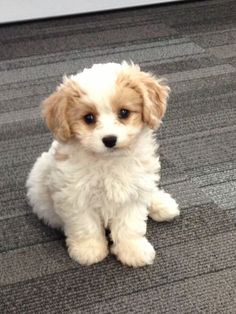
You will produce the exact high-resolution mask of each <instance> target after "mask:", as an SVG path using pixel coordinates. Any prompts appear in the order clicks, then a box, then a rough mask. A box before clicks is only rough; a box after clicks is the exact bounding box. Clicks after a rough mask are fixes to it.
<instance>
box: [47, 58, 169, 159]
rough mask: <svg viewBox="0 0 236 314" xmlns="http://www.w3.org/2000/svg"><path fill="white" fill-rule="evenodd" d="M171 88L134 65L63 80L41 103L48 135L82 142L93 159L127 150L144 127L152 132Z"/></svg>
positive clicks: (97, 67) (102, 67) (97, 68)
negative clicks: (92, 154) (116, 151)
mask: <svg viewBox="0 0 236 314" xmlns="http://www.w3.org/2000/svg"><path fill="white" fill-rule="evenodd" d="M168 93H169V87H168V86H166V85H164V84H163V83H162V81H161V80H158V79H157V78H156V77H155V76H153V75H152V74H150V73H145V72H142V71H141V70H140V68H139V66H137V65H133V64H131V65H130V64H127V63H126V62H123V63H122V64H115V63H108V64H98V65H94V66H93V67H92V68H90V69H85V70H84V71H83V72H81V73H79V74H77V75H75V76H70V77H69V78H67V77H65V78H64V81H63V83H62V84H61V85H60V86H59V87H58V88H57V90H56V91H55V92H54V93H53V94H52V95H51V96H49V97H48V98H47V99H46V100H45V101H44V102H43V114H44V117H45V119H46V122H47V125H48V127H49V129H50V130H51V131H52V132H53V133H54V136H55V137H56V138H57V140H58V141H60V142H68V141H70V140H72V139H75V140H78V141H80V143H81V145H83V146H84V147H85V148H86V149H87V150H90V151H92V152H96V153H105V152H111V151H114V150H118V149H122V148H127V147H129V146H130V144H131V143H132V142H133V141H134V140H135V139H136V138H137V136H138V135H139V134H140V132H141V131H142V130H143V129H144V127H145V126H148V127H149V128H151V129H153V130H155V129H157V128H158V126H159V125H160V121H161V119H162V117H163V115H164V113H165V110H166V101H167V97H168Z"/></svg>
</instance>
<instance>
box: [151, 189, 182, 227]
mask: <svg viewBox="0 0 236 314" xmlns="http://www.w3.org/2000/svg"><path fill="white" fill-rule="evenodd" d="M179 214H180V211H179V206H178V204H177V203H176V201H175V200H174V199H173V198H172V197H171V196H170V194H168V193H166V192H164V191H159V192H158V193H157V194H155V195H154V197H153V199H152V203H151V206H150V208H149V216H150V217H151V218H152V219H153V220H156V221H168V220H172V219H174V218H175V217H177V216H179Z"/></svg>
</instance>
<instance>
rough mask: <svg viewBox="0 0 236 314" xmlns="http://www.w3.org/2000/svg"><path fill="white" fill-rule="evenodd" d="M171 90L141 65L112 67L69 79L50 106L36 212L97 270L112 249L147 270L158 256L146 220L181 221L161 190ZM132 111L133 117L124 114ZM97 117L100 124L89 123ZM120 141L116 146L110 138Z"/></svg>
mask: <svg viewBox="0 0 236 314" xmlns="http://www.w3.org/2000/svg"><path fill="white" fill-rule="evenodd" d="M168 92H169V88H168V87H167V86H166V85H164V84H163V83H162V81H161V80H159V79H157V78H156V77H154V76H153V75H152V74H150V73H145V72H142V71H141V70H140V68H139V67H138V66H137V65H133V64H131V65H129V64H127V63H126V62H123V63H122V64H115V63H108V64H98V65H94V66H93V67H92V68H90V69H85V70H84V71H83V72H81V73H78V74H77V75H74V76H71V77H69V78H67V77H66V78H64V81H63V83H62V84H61V85H60V86H59V87H58V89H57V90H56V91H55V92H54V93H53V94H52V95H51V96H49V98H47V99H46V100H45V101H44V102H43V114H44V117H45V120H46V123H47V125H48V127H49V128H50V130H51V131H52V132H53V134H54V136H55V140H54V141H53V143H52V146H51V148H50V149H49V151H48V152H45V153H43V154H42V155H41V156H40V157H39V158H38V160H37V161H36V163H35V165H34V166H33V169H32V171H31V173H30V175H29V177H28V180H27V189H28V194H27V195H28V199H29V201H30V203H31V205H32V207H33V211H34V212H35V213H36V214H37V215H38V217H39V218H40V219H43V220H44V221H45V222H46V223H47V224H49V225H50V226H52V227H56V228H61V229H63V230H64V232H65V235H66V242H67V245H68V252H69V254H70V256H71V257H72V258H73V259H74V260H76V261H78V262H79V263H81V264H85V265H90V264H93V263H96V262H99V261H101V260H102V259H104V258H105V257H106V256H107V254H108V243H107V239H106V236H105V228H110V230H111V238H112V241H113V245H112V247H111V251H112V253H113V254H115V255H116V256H117V258H118V259H119V260H120V261H121V262H122V263H124V264H126V265H129V266H134V267H137V266H143V265H147V264H151V263H152V262H153V260H154V257H155V251H154V249H153V247H152V245H151V244H150V243H149V242H148V240H147V239H146V238H145V233H146V220H147V216H148V215H150V216H151V217H152V218H153V219H155V220H157V221H163V220H169V219H172V218H174V217H175V216H177V215H179V209H178V205H177V204H176V202H175V201H174V200H173V199H172V198H171V196H170V195H169V194H167V193H165V192H164V191H161V190H159V189H158V188H157V186H156V183H157V182H158V181H159V170H160V162H159V158H158V156H157V154H156V152H157V148H158V146H157V144H156V141H155V140H154V137H153V131H154V130H156V129H157V128H158V127H159V125H160V122H161V118H162V117H163V115H164V113H165V110H166V101H167V97H168ZM122 108H125V109H128V110H129V112H130V114H129V117H128V118H126V119H121V118H120V117H119V110H121V109H122ZM87 114H93V115H94V117H96V121H95V123H92V124H86V122H85V120H84V117H85V116H86V115H87ZM111 135H112V136H116V137H117V142H116V144H115V146H114V147H112V148H110V147H106V146H105V145H104V143H103V138H104V137H106V136H111Z"/></svg>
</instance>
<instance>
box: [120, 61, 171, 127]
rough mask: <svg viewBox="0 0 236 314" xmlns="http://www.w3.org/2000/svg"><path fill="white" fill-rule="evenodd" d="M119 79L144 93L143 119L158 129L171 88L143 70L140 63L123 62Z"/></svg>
mask: <svg viewBox="0 0 236 314" xmlns="http://www.w3.org/2000/svg"><path fill="white" fill-rule="evenodd" d="M119 81H123V84H124V85H126V86H129V87H131V88H133V89H135V90H136V91H137V92H139V93H140V94H141V95H142V98H143V121H144V122H145V123H146V124H147V125H148V126H149V127H150V128H152V129H157V128H158V126H159V125H160V122H161V119H162V118H163V116H164V114H165V111H166V106H167V98H168V95H169V92H170V88H169V87H168V86H167V85H165V84H164V83H163V81H162V80H161V79H157V78H156V77H155V76H154V75H152V74H151V73H147V72H143V71H141V70H140V67H139V66H138V65H136V64H133V63H131V64H128V63H127V62H123V63H122V72H121V74H120V76H119Z"/></svg>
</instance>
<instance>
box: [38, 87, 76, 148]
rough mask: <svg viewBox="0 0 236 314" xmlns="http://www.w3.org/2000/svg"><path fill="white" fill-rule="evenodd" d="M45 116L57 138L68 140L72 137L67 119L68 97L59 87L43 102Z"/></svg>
mask: <svg viewBox="0 0 236 314" xmlns="http://www.w3.org/2000/svg"><path fill="white" fill-rule="evenodd" d="M42 107H43V116H44V118H45V120H46V123H47V126H48V128H49V129H50V130H51V131H52V132H53V134H54V135H55V137H56V139H58V140H59V141H62V142H66V141H67V140H69V139H70V138H71V137H72V134H71V130H70V126H69V124H68V121H67V107H68V97H67V96H66V94H65V93H64V91H63V90H62V89H58V90H57V91H55V92H54V93H53V94H51V95H50V96H49V97H48V98H47V99H46V100H44V102H43V103H42Z"/></svg>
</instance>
